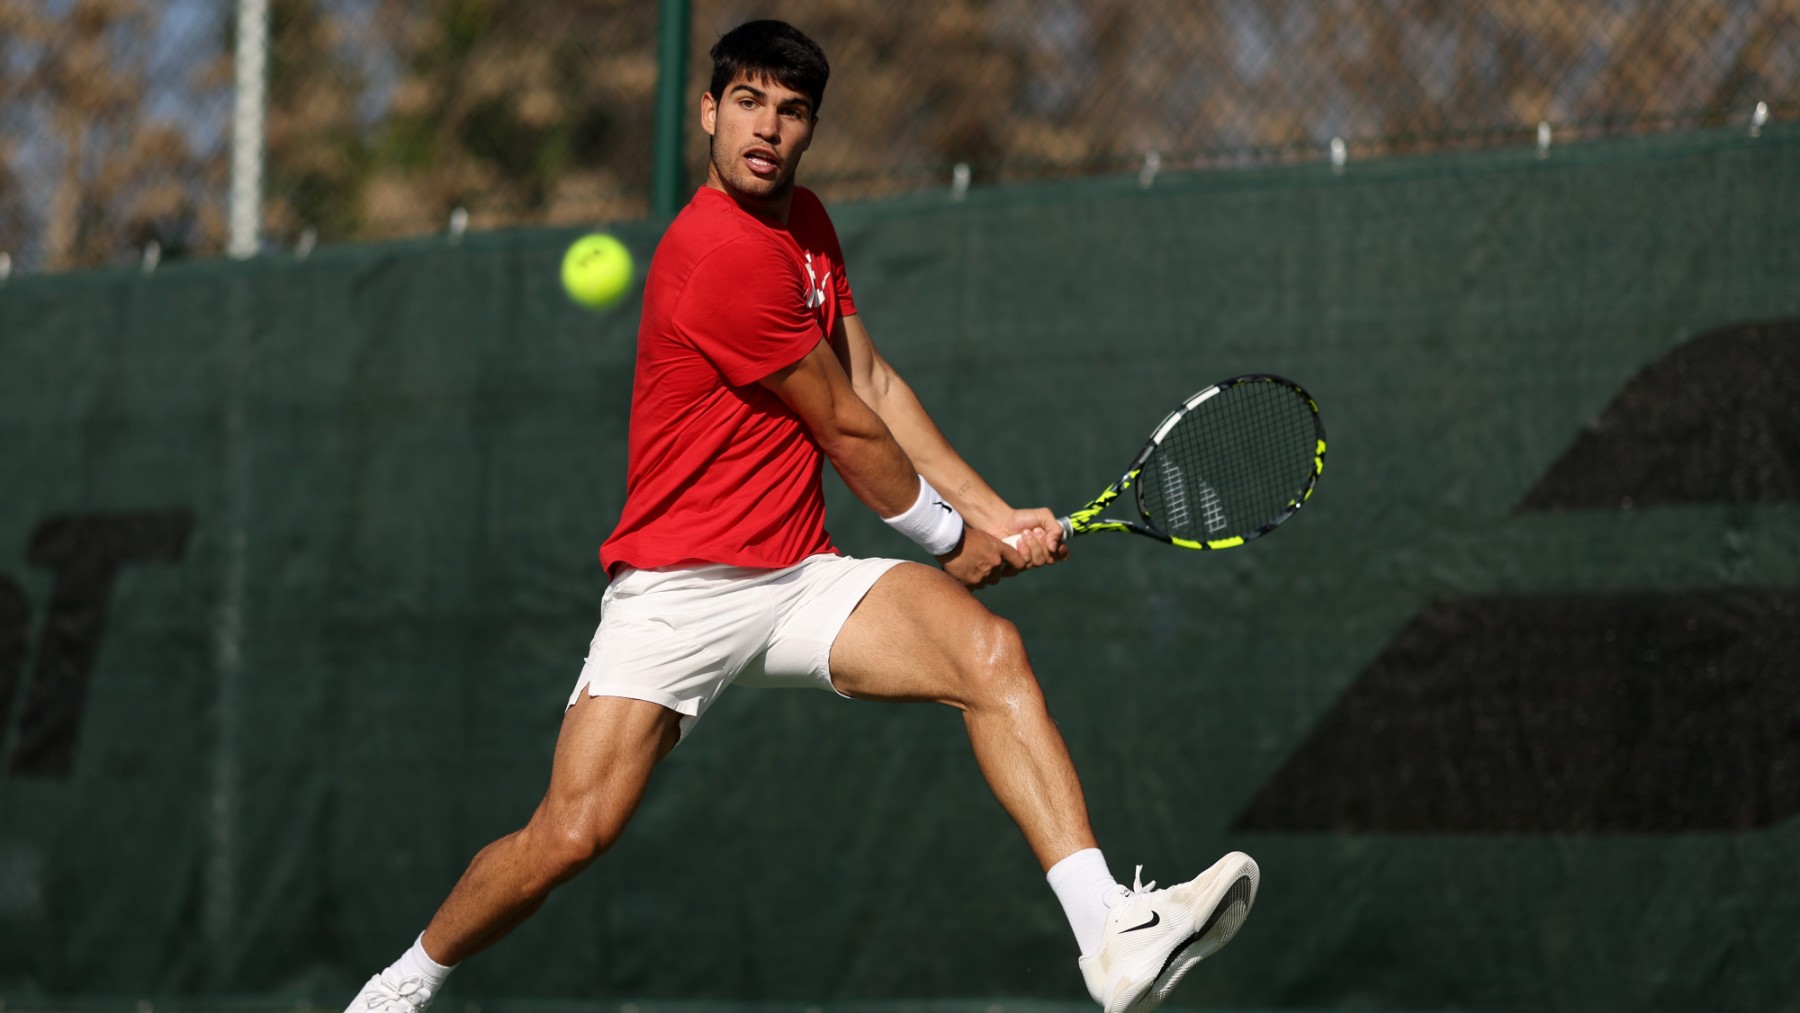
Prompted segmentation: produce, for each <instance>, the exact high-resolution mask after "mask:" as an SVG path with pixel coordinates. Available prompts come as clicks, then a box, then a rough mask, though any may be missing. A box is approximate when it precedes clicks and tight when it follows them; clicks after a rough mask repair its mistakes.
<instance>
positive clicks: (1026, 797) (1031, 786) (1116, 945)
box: [830, 564, 1259, 1013]
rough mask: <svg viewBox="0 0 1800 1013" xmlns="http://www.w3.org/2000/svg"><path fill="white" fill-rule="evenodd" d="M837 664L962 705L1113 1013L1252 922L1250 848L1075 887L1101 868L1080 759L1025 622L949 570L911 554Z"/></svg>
mask: <svg viewBox="0 0 1800 1013" xmlns="http://www.w3.org/2000/svg"><path fill="white" fill-rule="evenodd" d="M830 663H831V676H832V681H833V683H834V684H836V686H837V687H838V689H840V690H842V691H843V692H844V693H845V694H847V695H849V696H853V697H858V698H862V699H871V700H935V701H938V702H941V703H946V704H949V705H951V706H953V707H957V708H959V709H961V710H962V712H963V721H964V724H965V725H966V726H967V727H968V732H969V741H970V742H971V743H972V744H973V746H974V748H975V758H976V762H977V763H978V764H979V765H980V767H981V771H982V774H983V776H985V777H986V778H987V782H988V785H989V787H990V788H992V789H993V792H994V795H995V797H996V798H998V799H999V800H1000V804H1001V806H1003V807H1004V808H1005V809H1006V811H1007V813H1008V814H1009V815H1010V816H1012V818H1013V821H1014V822H1015V823H1017V824H1018V826H1019V829H1020V831H1022V832H1023V833H1024V835H1025V840H1026V841H1027V842H1028V843H1029V844H1030V846H1031V850H1032V853H1033V854H1035V855H1036V856H1037V860H1038V864H1039V865H1041V866H1042V867H1043V868H1044V869H1045V870H1046V871H1047V872H1048V873H1049V879H1050V882H1051V885H1052V886H1053V887H1054V888H1056V891H1057V896H1058V897H1059V899H1061V900H1062V901H1063V906H1064V910H1065V911H1066V912H1067V913H1068V915H1069V922H1070V926H1071V927H1072V928H1073V929H1074V930H1075V934H1076V938H1077V940H1078V941H1079V942H1080V943H1081V950H1082V956H1081V960H1080V962H1079V963H1080V967H1081V972H1082V977H1083V978H1084V979H1085V980H1086V982H1087V986H1088V992H1089V993H1090V994H1091V995H1092V996H1093V997H1094V999H1095V1000H1096V1001H1098V1002H1099V1003H1100V1005H1101V1006H1102V1007H1104V1009H1105V1010H1106V1013H1144V1011H1147V1010H1150V1009H1153V1008H1155V1007H1156V1006H1157V1005H1158V1004H1159V1003H1161V1002H1162V1001H1163V999H1164V998H1166V997H1167V996H1168V994H1169V992H1170V991H1171V990H1172V989H1174V987H1175V985H1176V984H1177V983H1178V982H1180V981H1181V979H1182V977H1183V976H1184V975H1186V974H1187V972H1188V971H1189V970H1190V969H1192V968H1193V966H1194V965H1195V964H1197V963H1199V962H1200V961H1201V960H1202V959H1204V958H1206V957H1208V956H1210V955H1211V954H1213V953H1215V952H1217V951H1218V949H1219V948H1220V947H1222V946H1224V945H1225V944H1226V943H1228V942H1230V941H1231V938H1232V937H1233V936H1234V935H1236V934H1237V930H1238V928H1239V927H1241V926H1242V925H1243V922H1244V919H1245V917H1246V916H1247V915H1248V914H1249V912H1250V905H1251V903H1252V902H1253V901H1254V900H1255V897H1256V887H1257V882H1258V879H1259V872H1258V870H1257V867H1256V863H1255V862H1254V861H1252V860H1251V859H1250V857H1249V856H1248V855H1244V854H1240V853H1238V852H1232V853H1231V854H1229V855H1226V856H1225V857H1224V858H1222V859H1220V860H1219V861H1218V862H1217V863H1215V864H1214V865H1213V866H1212V868H1210V869H1208V870H1206V871H1205V872H1203V873H1201V874H1200V875H1199V876H1197V877H1195V878H1194V879H1192V880H1190V881H1188V882H1186V883H1180V884H1177V885H1175V886H1172V887H1169V888H1167V889H1163V890H1155V889H1149V888H1146V887H1143V886H1142V885H1140V884H1138V883H1135V882H1134V883H1133V886H1132V889H1131V890H1129V891H1128V890H1125V889H1123V888H1122V887H1118V886H1117V885H1116V884H1112V883H1111V875H1110V873H1106V872H1105V870H1104V868H1103V867H1102V868H1100V869H1099V870H1098V872H1099V874H1100V875H1099V879H1098V880H1096V879H1094V878H1093V877H1089V876H1087V875H1086V874H1085V873H1082V874H1080V875H1078V877H1076V878H1082V879H1085V881H1087V882H1090V883H1093V882H1103V883H1104V884H1105V886H1106V887H1107V891H1106V894H1105V896H1104V899H1103V901H1102V900H1101V899H1098V898H1095V897H1093V896H1092V895H1091V894H1090V895H1089V896H1087V897H1086V898H1085V899H1084V898H1082V897H1080V896H1073V897H1071V896H1068V895H1067V894H1069V893H1070V892H1071V891H1070V890H1069V889H1068V887H1067V885H1066V884H1064V885H1059V876H1062V874H1064V873H1065V872H1067V871H1069V870H1070V869H1071V868H1072V867H1074V866H1075V865H1076V864H1077V863H1082V862H1084V861H1085V862H1088V863H1089V864H1093V863H1096V862H1098V863H1099V864H1101V865H1102V866H1103V860H1100V858H1099V852H1098V849H1097V848H1096V845H1095V843H1094V834H1093V831H1092V829H1090V827H1089V825H1088V817H1087V804H1086V801H1085V800H1084V799H1083V796H1082V793H1081V784H1080V781H1079V780H1078V779H1077V778H1076V775H1075V765H1074V763H1073V762H1072V761H1071V760H1070V759H1069V752H1068V748H1067V747H1066V746H1065V745H1064V744H1063V740H1062V734H1061V733H1060V732H1058V731H1057V729H1056V724H1055V722H1053V721H1052V720H1051V719H1050V714H1049V711H1048V710H1047V709H1046V708H1045V706H1044V697H1043V693H1042V691H1041V690H1040V689H1039V688H1038V684H1037V677H1036V676H1035V675H1033V674H1032V671H1031V664H1030V662H1029V661H1027V660H1026V657H1025V649H1024V646H1023V644H1021V643H1020V641H1019V635H1018V631H1017V630H1016V629H1015V628H1014V627H1013V625H1012V624H1011V623H1009V622H1007V621H1006V620H1004V619H1001V618H1000V617H998V616H996V615H994V614H993V613H991V612H989V611H988V610H987V608H986V607H985V606H983V605H982V604H981V603H980V602H977V601H976V600H975V598H974V596H973V595H971V594H969V593H968V591H966V590H965V589H964V588H963V587H962V585H961V584H958V583H957V582H956V581H955V580H953V579H952V578H950V577H949V576H948V575H947V574H944V573H942V572H941V571H937V570H932V569H929V568H927V567H923V566H918V565H910V564H903V565H900V566H896V567H894V568H893V569H891V570H889V571H888V572H887V573H885V574H883V575H882V576H881V578H880V579H879V580H877V581H876V582H875V585H874V586H873V587H872V588H870V589H869V593H868V594H867V595H865V596H864V597H863V600H862V602H861V603H860V604H859V605H858V606H857V607H856V610H855V611H854V612H852V613H851V615H850V618H849V619H848V620H847V621H846V622H845V623H844V626H843V628H842V629H841V630H840V631H839V632H838V636H837V639H836V640H835V641H834V642H833V643H832V646H831V662H830ZM1090 849H1092V850H1090ZM1152 886H1154V884H1152Z"/></svg>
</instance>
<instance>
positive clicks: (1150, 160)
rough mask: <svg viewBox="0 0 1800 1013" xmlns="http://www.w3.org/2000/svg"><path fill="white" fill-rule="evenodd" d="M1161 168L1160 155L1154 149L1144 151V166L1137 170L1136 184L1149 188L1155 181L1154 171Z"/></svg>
mask: <svg viewBox="0 0 1800 1013" xmlns="http://www.w3.org/2000/svg"><path fill="white" fill-rule="evenodd" d="M1161 168H1162V155H1160V154H1158V153H1157V152H1154V151H1146V152H1144V167H1143V168H1141V169H1139V170H1138V186H1141V187H1143V188H1144V189H1146V190H1148V189H1150V184H1152V183H1154V182H1156V173H1157V172H1158V170H1160V169H1161Z"/></svg>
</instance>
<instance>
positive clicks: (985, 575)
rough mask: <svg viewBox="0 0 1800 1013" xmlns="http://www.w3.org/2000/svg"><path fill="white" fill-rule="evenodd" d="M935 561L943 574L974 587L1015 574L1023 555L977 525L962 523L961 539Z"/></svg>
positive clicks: (1019, 567) (1021, 565) (1020, 564)
mask: <svg viewBox="0 0 1800 1013" xmlns="http://www.w3.org/2000/svg"><path fill="white" fill-rule="evenodd" d="M938 562H939V563H940V564H942V565H943V567H944V572H945V573H947V574H949V575H950V576H952V577H955V578H956V579H957V580H959V581H961V582H962V584H963V586H964V587H967V588H970V589H974V588H978V587H988V586H990V585H993V584H998V583H1000V580H1001V578H1003V577H1010V576H1012V575H1013V574H1015V573H1018V572H1019V570H1020V569H1021V568H1022V567H1024V565H1025V555H1024V554H1023V553H1021V552H1020V551H1019V550H1017V549H1015V548H1013V547H1012V546H1010V545H1008V544H1006V543H1005V542H1003V541H1001V540H1000V539H998V538H995V537H994V536H993V535H990V534H988V533H987V532H985V531H983V530H981V529H980V528H977V527H974V526H972V525H964V526H963V537H962V542H961V543H960V544H958V545H957V546H956V548H955V549H954V550H953V551H951V552H950V553H949V554H948V555H943V556H939V557H938Z"/></svg>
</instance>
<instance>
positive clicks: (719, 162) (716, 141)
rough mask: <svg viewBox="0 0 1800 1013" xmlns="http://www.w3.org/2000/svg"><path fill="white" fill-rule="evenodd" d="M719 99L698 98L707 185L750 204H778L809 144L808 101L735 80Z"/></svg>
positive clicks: (774, 87)
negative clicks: (707, 148) (708, 153)
mask: <svg viewBox="0 0 1800 1013" xmlns="http://www.w3.org/2000/svg"><path fill="white" fill-rule="evenodd" d="M724 92H725V93H724V94H723V95H719V96H713V95H711V94H707V95H703V96H701V98H700V125H701V127H702V128H704V129H705V130H706V132H707V133H708V134H711V135H712V168H711V170H710V172H709V177H710V178H709V182H716V183H717V184H719V185H721V186H722V187H723V188H724V189H725V190H727V191H728V192H731V193H733V194H735V195H737V196H740V197H748V198H750V199H752V200H758V201H769V200H780V199H781V198H784V197H786V196H787V195H788V193H789V192H790V191H791V190H793V188H794V170H796V169H798V168H799V167H800V156H801V155H802V154H803V153H804V152H805V151H806V149H807V146H808V145H810V144H812V134H813V124H814V123H815V122H817V121H816V120H815V119H814V116H813V105H812V100H811V99H809V98H807V97H806V96H805V95H803V94H801V93H800V92H797V91H794V90H792V89H790V88H786V87H783V86H782V85H780V84H777V83H776V82H774V81H771V80H767V79H764V78H756V79H750V78H746V77H742V76H739V77H735V78H733V79H732V81H731V83H730V84H728V85H726V86H725V89H724Z"/></svg>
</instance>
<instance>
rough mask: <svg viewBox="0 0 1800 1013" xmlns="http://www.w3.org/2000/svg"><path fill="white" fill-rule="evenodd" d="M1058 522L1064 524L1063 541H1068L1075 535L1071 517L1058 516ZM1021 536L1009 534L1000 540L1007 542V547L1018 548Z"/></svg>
mask: <svg viewBox="0 0 1800 1013" xmlns="http://www.w3.org/2000/svg"><path fill="white" fill-rule="evenodd" d="M1056 523H1058V524H1060V525H1062V529H1063V541H1065V542H1066V541H1068V540H1069V539H1071V538H1074V537H1075V526H1074V525H1072V524H1070V523H1069V519H1068V518H1067V517H1058V518H1057V519H1056ZM1019 538H1020V536H1019V535H1007V536H1006V537H1005V538H1002V539H1000V540H1001V541H1003V542H1005V543H1006V546H1007V548H1010V549H1016V548H1018V547H1019Z"/></svg>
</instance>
